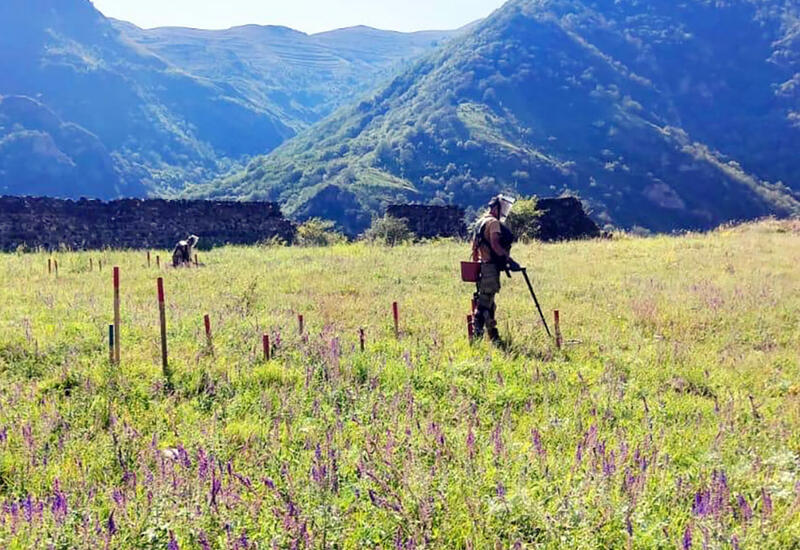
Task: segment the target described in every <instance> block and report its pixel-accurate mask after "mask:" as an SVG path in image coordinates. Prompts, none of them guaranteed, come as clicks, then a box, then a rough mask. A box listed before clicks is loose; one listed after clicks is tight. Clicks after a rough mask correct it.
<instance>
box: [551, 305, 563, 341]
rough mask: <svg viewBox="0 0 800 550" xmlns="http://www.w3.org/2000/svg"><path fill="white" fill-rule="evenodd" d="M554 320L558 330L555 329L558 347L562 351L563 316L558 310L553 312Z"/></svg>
mask: <svg viewBox="0 0 800 550" xmlns="http://www.w3.org/2000/svg"><path fill="white" fill-rule="evenodd" d="M553 319H554V320H555V325H556V329H555V330H556V347H557V348H558V349H561V344H562V340H561V314H560V313H559V311H558V310H555V311H554V312H553Z"/></svg>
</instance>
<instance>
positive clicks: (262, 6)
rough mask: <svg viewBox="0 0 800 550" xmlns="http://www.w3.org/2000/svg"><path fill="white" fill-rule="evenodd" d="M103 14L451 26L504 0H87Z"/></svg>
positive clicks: (218, 21) (135, 19)
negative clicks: (90, 0)
mask: <svg viewBox="0 0 800 550" xmlns="http://www.w3.org/2000/svg"><path fill="white" fill-rule="evenodd" d="M92 1H93V3H94V5H95V7H96V8H97V9H99V10H100V11H101V12H103V14H104V15H106V16H108V17H114V18H116V19H122V20H124V21H129V22H131V23H134V24H135V25H138V26H140V27H143V28H151V27H162V26H180V27H196V28H201V29H226V28H228V27H233V26H237V25H247V24H251V23H253V24H258V25H283V26H286V27H291V28H293V29H297V30H300V31H303V32H306V33H315V32H321V31H326V30H331V29H337V28H341V27H352V26H355V25H367V26H370V27H375V28H379V29H387V30H397V31H404V32H408V31H418V30H434V29H435V30H445V29H455V28H458V27H461V26H463V25H466V24H467V23H471V22H472V21H475V20H476V19H481V18H483V17H486V16H487V15H489V14H490V13H491V12H492V11H494V10H495V9H497V8H499V7H500V6H501V5H502V4H503V3H504V0H399V1H398V0H392V1H389V0H216V1H207V0H206V1H203V0H92Z"/></svg>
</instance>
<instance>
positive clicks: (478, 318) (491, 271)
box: [472, 195, 522, 345]
mask: <svg viewBox="0 0 800 550" xmlns="http://www.w3.org/2000/svg"><path fill="white" fill-rule="evenodd" d="M513 204H514V199H512V198H510V197H505V196H503V195H497V196H496V197H493V198H492V200H491V201H489V210H488V212H487V213H486V214H485V215H484V216H483V217H482V218H481V219H480V220H479V221H478V224H477V226H476V229H475V235H474V237H473V240H472V260H473V261H475V262H479V263H480V264H481V265H480V275H479V277H478V282H477V292H476V293H475V312H474V317H473V319H474V321H473V322H474V329H475V332H474V334H475V338H476V339H480V338H483V335H484V331H486V332H487V333H488V335H489V338H490V339H491V340H492V342H494V343H495V344H498V345H502V341H501V340H500V333H499V332H498V330H497V320H496V318H495V315H496V313H497V304H496V303H495V296H496V295H497V293H498V292H500V286H501V285H500V273H501V272H503V271H504V272H506V273H508V274H509V277H510V276H511V275H510V271H521V269H522V268H521V267H520V265H519V264H518V263H517V262H515V261H514V260H513V259H512V258H511V245H512V243H513V242H514V235H513V233H512V232H511V230H510V229H509V228H508V227H507V226H506V224H505V223H504V221H505V218H506V216H508V213H509V212H510V211H511V207H512V206H513Z"/></svg>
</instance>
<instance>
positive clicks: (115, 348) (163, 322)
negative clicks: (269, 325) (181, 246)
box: [108, 256, 400, 376]
mask: <svg viewBox="0 0 800 550" xmlns="http://www.w3.org/2000/svg"><path fill="white" fill-rule="evenodd" d="M195 258H196V256H195ZM195 261H196V260H195ZM113 284H114V323H113V324H111V325H108V348H109V360H110V362H111V363H112V364H115V365H119V364H120V271H119V267H117V266H115V267H114V276H113ZM156 289H157V295H158V313H159V325H160V329H161V366H162V369H163V373H164V375H165V376H166V375H167V373H168V370H169V362H168V357H167V318H166V307H165V299H164V297H165V293H164V279H163V277H159V278H158V279H157V280H156ZM392 318H393V320H394V334H395V337H396V338H398V339H399V338H400V311H399V306H398V305H397V302H393V303H392ZM297 323H298V332H299V333H300V335H301V336H302V335H303V334H304V333H305V319H304V317H303V316H302V315H298V316H297ZM203 325H204V329H205V334H206V345H207V346H208V350H209V351H210V352H211V354H212V355H213V354H214V343H213V340H212V337H211V318H210V317H209V315H208V314H206V315H204V316H203ZM358 340H359V347H360V349H361V351H364V350H365V348H366V333H365V331H364V329H363V328H360V329H358ZM261 345H262V348H263V353H264V360H265V361H269V360H270V359H271V358H272V355H273V354H272V348H271V346H270V340H269V334H267V333H264V334H263V335H262V336H261Z"/></svg>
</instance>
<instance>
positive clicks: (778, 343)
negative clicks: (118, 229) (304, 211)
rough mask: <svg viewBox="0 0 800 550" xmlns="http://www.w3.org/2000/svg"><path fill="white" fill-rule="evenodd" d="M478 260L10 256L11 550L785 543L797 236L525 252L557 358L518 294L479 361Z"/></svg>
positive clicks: (297, 253)
mask: <svg viewBox="0 0 800 550" xmlns="http://www.w3.org/2000/svg"><path fill="white" fill-rule="evenodd" d="M468 252H469V251H468V247H465V246H464V245H462V244H458V243H450V242H437V243H430V244H426V245H415V246H411V245H410V246H400V247H395V248H381V247H371V246H367V245H360V244H355V245H337V246H334V247H330V248H320V249H309V248H302V249H301V248H259V247H251V248H223V249H218V250H214V251H212V252H209V253H203V254H201V258H200V260H201V261H202V262H204V263H205V267H202V268H199V269H181V270H173V269H169V270H163V271H162V272H160V273H159V272H158V271H157V270H156V269H155V267H152V268H149V269H148V268H147V266H146V264H145V254H144V252H104V253H97V252H95V253H59V254H55V255H54V257H55V258H57V259H58V261H59V267H60V270H59V276H58V278H56V277H55V276H54V275H48V273H47V267H46V266H47V258H48V255H45V254H25V255H15V254H7V255H2V256H0V276H2V281H3V283H2V290H1V291H0V503H1V504H0V546H2V547H4V548H48V547H52V548H97V547H110V548H165V547H169V548H241V549H244V548H272V547H277V548H365V547H367V548H368V547H375V548H383V547H394V548H476V549H478V548H527V547H542V548H676V547H678V548H701V547H708V548H776V549H777V548H797V547H798V542H797V541H798V540H800V361H799V360H798V349H800V313H799V312H800V292H799V291H798V289H800V271H799V270H798V267H797V265H798V260H800V228H799V227H798V226H797V224H792V223H791V222H764V223H761V224H755V225H747V226H742V227H733V228H726V229H721V230H719V231H716V232H713V233H710V234H706V235H687V236H683V237H657V238H649V239H638V238H621V239H617V240H613V241H596V242H578V243H565V244H555V245H538V244H531V245H525V246H520V247H519V249H518V250H516V251H515V252H516V254H515V255H516V256H517V259H518V260H519V261H520V262H521V263H523V264H527V265H528V266H529V268H530V271H531V273H532V278H533V280H534V284H535V286H536V289H537V292H538V294H539V298H540V300H541V301H542V302H543V305H544V306H545V307H546V309H548V310H552V309H560V310H561V312H562V323H563V326H562V330H563V332H564V338H565V341H566V346H565V348H564V349H563V350H561V351H559V350H557V349H554V346H553V345H552V343H551V342H549V341H548V340H547V338H546V337H545V336H544V334H543V330H542V329H541V327H540V325H539V324H538V316H537V315H536V314H535V310H534V308H533V304H532V303H531V301H530V297H529V296H528V294H527V289H526V287H525V286H524V282H522V281H521V280H520V279H516V278H515V279H513V280H510V281H509V280H505V279H504V285H505V286H504V288H503V291H502V293H501V295H500V297H499V304H500V311H499V318H500V327H501V330H502V332H503V333H504V336H505V337H506V338H507V339H508V340H509V341H510V342H511V346H510V350H509V351H507V352H503V351H499V350H496V349H493V348H491V347H490V346H488V345H486V344H481V345H477V346H470V345H468V343H467V340H466V314H467V313H468V308H469V301H470V297H471V292H472V289H471V288H470V286H469V285H467V284H464V283H461V282H460V281H459V280H458V278H457V274H458V262H459V261H460V260H461V259H465V258H466V257H467V255H468ZM162 256H166V254H164V253H162ZM90 257H92V258H94V260H95V269H94V271H91V272H89V270H88V265H89V258H90ZM100 258H102V259H103V266H104V267H103V269H104V270H103V272H98V270H97V259H100ZM112 265H119V266H120V268H121V271H122V332H121V337H122V362H121V365H120V366H119V367H112V366H111V365H109V362H108V350H107V332H106V331H107V325H108V324H109V323H110V322H111V320H112V303H111V299H112V287H111V270H110V266H112ZM158 276H163V277H164V278H165V283H166V291H167V322H168V334H169V353H170V366H171V371H172V381H171V382H172V388H173V389H172V391H168V384H167V381H165V380H164V378H163V376H162V373H161V363H160V348H159V331H158V309H157V302H156V283H155V280H156V277H158ZM393 301H398V302H399V304H400V316H401V320H400V325H401V331H402V335H401V336H402V337H401V339H400V340H399V341H398V340H396V339H395V337H394V329H393V324H392V319H391V303H392V302H393ZM206 313H208V314H209V315H210V317H211V320H212V325H213V331H214V350H213V354H212V353H211V350H209V349H207V347H206V345H205V337H204V334H203V322H202V319H203V315H204V314H206ZM298 313H302V314H303V315H304V317H305V325H306V334H305V335H302V336H301V335H299V334H298V333H297V321H296V315H297V314H298ZM360 327H364V328H365V329H366V335H367V349H366V351H365V352H364V353H362V352H360V350H359V349H358V329H359V328H360ZM264 332H268V333H270V334H271V336H272V342H273V343H275V342H277V343H278V344H277V348H276V350H275V351H276V353H275V358H274V360H272V361H271V362H269V363H265V362H264V361H263V360H262V356H261V350H260V347H259V346H260V335H261V334H262V333H264Z"/></svg>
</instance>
